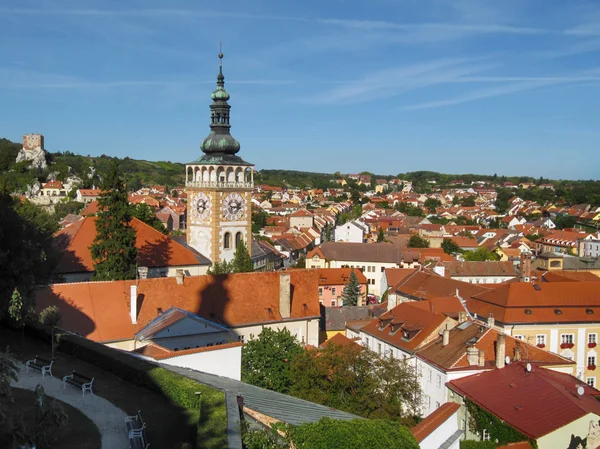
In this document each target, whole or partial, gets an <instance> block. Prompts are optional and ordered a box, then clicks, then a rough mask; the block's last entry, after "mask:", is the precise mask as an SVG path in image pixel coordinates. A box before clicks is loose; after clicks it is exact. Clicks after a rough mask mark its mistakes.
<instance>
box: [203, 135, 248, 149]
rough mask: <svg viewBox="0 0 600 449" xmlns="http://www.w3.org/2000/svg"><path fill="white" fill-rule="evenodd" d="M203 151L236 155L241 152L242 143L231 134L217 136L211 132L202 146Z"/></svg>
mask: <svg viewBox="0 0 600 449" xmlns="http://www.w3.org/2000/svg"><path fill="white" fill-rule="evenodd" d="M200 148H201V149H202V151H204V152H205V153H206V154H209V153H226V154H235V153H237V152H238V151H240V143H239V142H238V141H237V140H235V139H234V138H233V137H232V136H231V135H230V134H217V133H216V132H215V131H211V132H210V134H209V136H208V137H207V138H206V139H204V141H203V142H202V144H201V145H200Z"/></svg>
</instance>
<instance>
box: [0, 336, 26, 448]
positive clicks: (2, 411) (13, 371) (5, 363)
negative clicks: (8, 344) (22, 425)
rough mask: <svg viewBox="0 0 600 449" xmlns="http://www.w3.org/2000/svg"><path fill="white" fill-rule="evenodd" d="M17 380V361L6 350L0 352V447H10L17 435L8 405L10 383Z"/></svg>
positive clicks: (9, 401) (10, 391)
mask: <svg viewBox="0 0 600 449" xmlns="http://www.w3.org/2000/svg"><path fill="white" fill-rule="evenodd" d="M18 379H19V367H18V365H17V361H16V360H15V359H14V358H13V357H12V355H11V354H10V353H9V352H8V348H6V352H0V446H1V447H10V444H11V442H12V441H13V438H14V437H17V436H18V435H17V434H19V433H21V432H19V431H18V427H19V422H18V421H17V417H16V416H14V415H13V414H12V413H10V411H9V410H10V408H9V407H10V404H11V403H12V402H13V397H12V389H11V386H10V384H11V382H12V381H17V380H18Z"/></svg>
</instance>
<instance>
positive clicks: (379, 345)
mask: <svg viewBox="0 0 600 449" xmlns="http://www.w3.org/2000/svg"><path fill="white" fill-rule="evenodd" d="M377 353H378V354H379V355H381V343H377Z"/></svg>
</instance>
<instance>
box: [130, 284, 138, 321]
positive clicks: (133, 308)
mask: <svg viewBox="0 0 600 449" xmlns="http://www.w3.org/2000/svg"><path fill="white" fill-rule="evenodd" d="M129 293H130V294H129V296H130V298H129V315H130V316H131V324H137V312H138V310H137V299H138V294H137V285H135V284H133V285H132V286H131V287H130V289H129Z"/></svg>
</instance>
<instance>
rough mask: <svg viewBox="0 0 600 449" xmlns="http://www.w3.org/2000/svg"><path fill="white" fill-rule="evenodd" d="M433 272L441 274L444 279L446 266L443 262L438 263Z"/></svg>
mask: <svg viewBox="0 0 600 449" xmlns="http://www.w3.org/2000/svg"><path fill="white" fill-rule="evenodd" d="M433 272H434V273H435V274H439V275H440V276H442V277H444V276H445V275H446V266H445V265H444V264H442V263H441V262H438V263H436V264H435V266H434V267H433Z"/></svg>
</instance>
